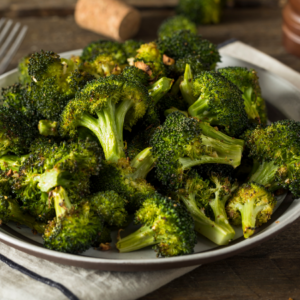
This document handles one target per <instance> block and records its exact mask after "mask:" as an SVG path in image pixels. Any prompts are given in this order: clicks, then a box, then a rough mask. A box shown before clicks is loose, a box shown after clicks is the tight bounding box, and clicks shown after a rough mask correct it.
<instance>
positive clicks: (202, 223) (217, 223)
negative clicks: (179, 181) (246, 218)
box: [179, 172, 238, 245]
mask: <svg viewBox="0 0 300 300" xmlns="http://www.w3.org/2000/svg"><path fill="white" fill-rule="evenodd" d="M237 187H238V184H237V183H236V182H235V181H233V180H231V179H230V178H228V177H222V176H220V175H218V174H215V173H211V174H210V178H209V180H204V179H203V178H201V177H200V176H199V175H198V174H197V173H196V172H191V173H190V174H189V177H188V179H187V180H186V182H185V186H184V188H183V189H180V190H179V197H180V199H181V201H182V202H183V203H184V204H185V206H186V208H187V210H188V211H189V212H190V214H191V215H192V217H193V219H194V221H195V229H196V231H197V232H199V233H201V234H202V235H204V236H205V237H206V238H208V239H209V240H211V241H213V242H214V243H216V244H218V245H227V244H228V243H229V242H230V241H231V240H232V239H233V238H234V236H235V231H234V229H233V228H232V227H231V226H230V224H229V221H228V218H227V215H226V211H225V204H226V202H227V200H228V199H229V198H230V197H231V195H232V192H233V191H234V190H235V189H237Z"/></svg>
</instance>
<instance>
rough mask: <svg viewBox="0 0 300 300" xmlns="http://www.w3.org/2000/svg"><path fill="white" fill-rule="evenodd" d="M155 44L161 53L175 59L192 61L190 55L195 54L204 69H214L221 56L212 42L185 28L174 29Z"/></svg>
mask: <svg viewBox="0 0 300 300" xmlns="http://www.w3.org/2000/svg"><path fill="white" fill-rule="evenodd" d="M157 46H158V49H159V50H160V52H161V53H163V54H165V55H167V56H168V57H171V58H173V59H174V60H175V61H177V60H179V59H184V58H186V59H188V60H190V61H193V60H192V58H191V56H196V57H198V58H199V59H200V61H201V63H202V65H203V68H204V69H205V70H214V69H215V67H216V64H217V63H218V62H219V61H220V58H221V57H220V54H219V52H218V50H217V47H216V46H215V45H214V44H212V43H211V42H209V41H208V40H205V39H203V38H202V37H201V36H199V35H196V34H193V33H191V32H190V31H187V30H180V31H176V32H175V33H174V34H173V35H172V36H171V37H166V38H164V39H159V40H158V42H157ZM191 64H193V63H191ZM196 70H199V67H197V68H196ZM196 70H195V71H196Z"/></svg>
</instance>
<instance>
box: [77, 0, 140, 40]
mask: <svg viewBox="0 0 300 300" xmlns="http://www.w3.org/2000/svg"><path fill="white" fill-rule="evenodd" d="M75 20H76V22H77V24H78V25H79V26H81V27H83V28H85V29H89V30H92V31H95V32H97V33H100V34H101V35H105V36H107V37H110V38H113V39H115V40H120V41H123V40H127V39H129V38H131V37H133V36H134V35H135V34H136V33H137V32H138V30H139V27H140V22H141V16H140V13H139V12H138V11H137V10H136V9H134V8H133V7H131V6H129V5H127V4H125V3H124V2H121V1H118V0H79V1H78V2H77V4H76V9H75Z"/></svg>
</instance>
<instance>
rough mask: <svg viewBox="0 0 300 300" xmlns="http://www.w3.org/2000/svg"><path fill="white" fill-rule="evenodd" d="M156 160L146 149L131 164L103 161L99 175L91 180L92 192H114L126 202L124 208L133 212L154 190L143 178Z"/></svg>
mask: <svg viewBox="0 0 300 300" xmlns="http://www.w3.org/2000/svg"><path fill="white" fill-rule="evenodd" d="M155 161H156V159H155V158H154V157H153V156H152V153H151V148H146V149H144V150H143V151H141V152H140V153H138V154H137V155H136V157H135V158H134V159H133V160H132V161H131V163H130V162H129V161H128V160H127V159H126V158H122V159H119V160H118V162H117V163H112V162H109V161H104V162H103V163H102V168H101V169H100V171H99V175H98V176H95V177H92V178H91V181H92V182H91V185H92V192H98V191H115V192H116V193H118V194H119V195H120V196H121V197H122V198H124V199H126V200H127V205H126V208H127V210H128V211H129V212H133V211H135V210H136V209H137V208H139V207H140V205H141V204H142V203H143V201H144V200H145V198H146V197H147V196H148V195H149V194H153V193H154V192H155V189H154V187H153V186H151V185H150V184H149V183H148V182H147V181H146V180H145V178H146V177H147V175H148V173H149V172H150V171H151V169H152V168H153V166H154V163H155Z"/></svg>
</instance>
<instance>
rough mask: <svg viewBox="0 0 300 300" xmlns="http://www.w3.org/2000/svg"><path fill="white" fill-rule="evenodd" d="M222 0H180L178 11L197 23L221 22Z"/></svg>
mask: <svg viewBox="0 0 300 300" xmlns="http://www.w3.org/2000/svg"><path fill="white" fill-rule="evenodd" d="M221 10H222V1H221V0H179V3H178V5H177V7H176V12H177V14H179V15H183V16H185V17H187V18H189V19H190V20H192V21H193V22H195V23H197V24H211V23H213V24H217V23H220V18H221Z"/></svg>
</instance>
